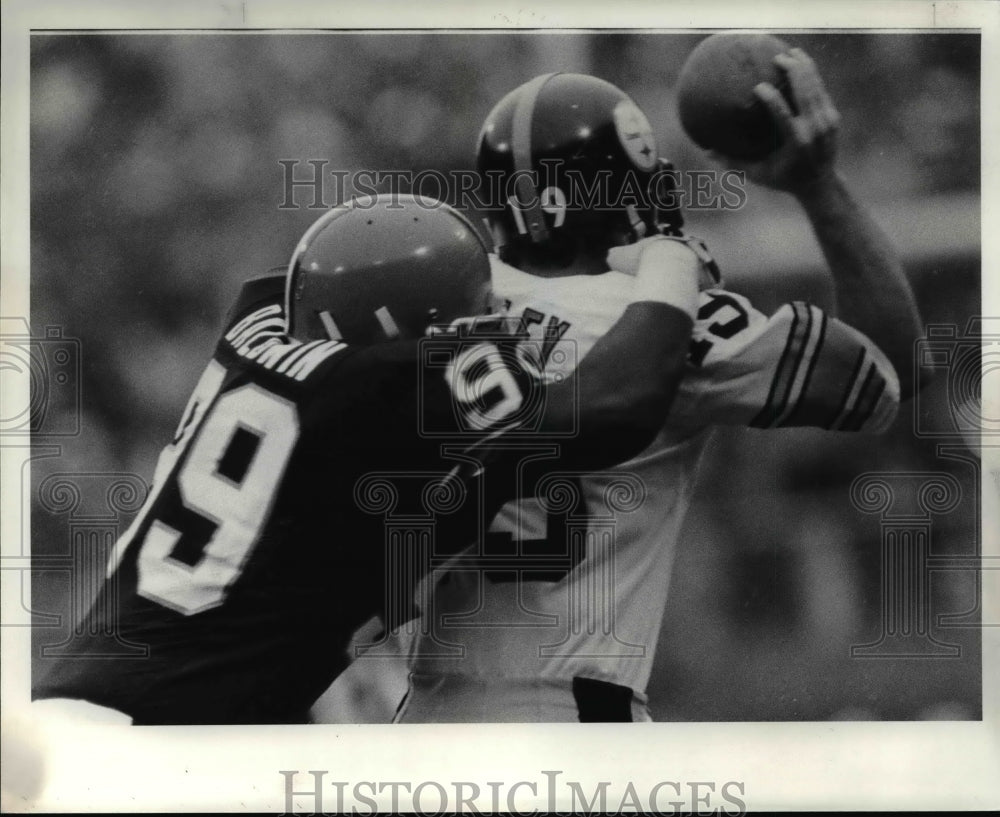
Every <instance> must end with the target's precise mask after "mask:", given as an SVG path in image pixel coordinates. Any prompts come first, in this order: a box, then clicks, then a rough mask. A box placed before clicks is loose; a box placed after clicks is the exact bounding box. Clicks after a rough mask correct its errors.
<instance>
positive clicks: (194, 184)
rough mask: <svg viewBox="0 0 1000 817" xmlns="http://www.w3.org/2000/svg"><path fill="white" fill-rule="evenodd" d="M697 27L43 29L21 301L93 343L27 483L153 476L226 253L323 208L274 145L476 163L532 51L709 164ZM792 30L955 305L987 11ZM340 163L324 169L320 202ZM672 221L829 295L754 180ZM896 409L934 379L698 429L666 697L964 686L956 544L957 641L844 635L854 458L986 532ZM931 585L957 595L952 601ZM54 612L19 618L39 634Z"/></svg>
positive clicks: (887, 217)
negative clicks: (923, 485)
mask: <svg viewBox="0 0 1000 817" xmlns="http://www.w3.org/2000/svg"><path fill="white" fill-rule="evenodd" d="M703 36H705V35H704V34H665V33H662V34H661V33H631V34H590V33H577V34H559V35H552V34H544V33H504V32H495V33H468V34H433V33H425V34H420V35H407V34H401V33H355V34H339V33H308V34H262V33H261V34H244V35H221V34H214V33H206V34H203V35H201V34H184V35H159V34H133V35H126V34H121V35H114V36H77V35H54V36H53V35H46V36H41V35H36V36H34V37H33V38H32V65H31V325H32V329H33V331H34V332H35V334H39V333H40V332H41V331H43V330H44V327H46V326H59V327H62V329H63V334H64V336H66V337H70V338H78V339H79V340H80V344H81V346H80V348H81V352H82V362H83V369H82V381H81V393H82V418H81V420H82V422H81V433H80V434H79V435H78V436H76V437H72V438H62V439H61V440H60V441H59V442H60V443H61V444H62V449H61V454H60V456H59V457H55V458H49V459H45V460H37V461H36V464H35V466H34V469H33V477H34V478H33V483H34V485H33V489H34V490H35V491H36V492H37V488H38V486H39V484H40V483H41V481H42V480H44V479H45V478H46V476H47V475H49V474H52V473H54V472H63V473H67V472H68V473H78V472H89V473H105V472H108V473H111V472H114V473H123V474H137V475H140V476H142V477H143V478H144V479H145V480H146V481H147V482H149V481H151V479H152V472H153V468H154V464H155V460H156V456H157V454H158V452H159V449H160V448H161V447H162V446H163V445H164V444H166V443H167V442H168V441H169V439H170V436H171V433H172V431H173V428H174V427H175V425H176V423H177V420H178V418H179V416H180V413H181V410H182V408H183V405H184V403H185V402H186V400H187V398H188V395H189V393H190V391H191V389H192V387H193V386H194V384H195V382H196V380H197V378H198V376H199V374H200V372H201V370H202V368H203V367H204V365H205V363H206V361H207V359H208V357H209V356H210V354H211V350H212V347H213V345H214V343H215V340H216V338H217V333H218V330H219V328H220V325H221V321H222V318H223V316H224V314H225V311H226V310H227V308H228V306H229V304H230V302H231V300H232V298H233V297H234V295H235V293H236V291H237V288H238V286H239V283H240V282H241V281H242V280H243V279H244V278H246V277H248V276H250V275H253V274H255V273H258V272H262V271H264V270H266V269H268V268H270V267H272V266H274V265H278V264H283V263H286V262H287V260H288V258H289V256H290V255H291V252H292V249H293V246H294V244H295V242H296V240H297V239H298V237H299V236H300V235H301V234H302V232H303V231H304V230H305V228H306V227H307V226H308V225H309V224H310V223H311V222H312V221H313V220H314V219H315V218H316V217H317V215H318V211H317V210H314V209H309V208H308V207H307V205H308V204H310V203H312V194H311V192H310V191H309V190H307V189H301V188H300V189H299V190H297V191H296V199H297V201H298V203H299V204H300V205H301V206H300V207H298V208H286V209H282V208H281V207H280V205H281V204H282V202H283V200H284V197H285V190H284V172H285V171H284V169H283V167H282V166H281V165H280V164H279V162H280V161H282V160H298V161H300V162H301V163H302V165H301V167H299V168H298V169H297V170H296V173H297V175H298V176H299V177H305V176H307V175H308V174H309V172H310V168H309V167H308V166H307V165H306V164H305V163H306V162H308V161H309V160H326V161H327V162H328V165H327V169H339V170H345V171H356V170H361V169H371V170H384V169H400V170H421V169H427V168H434V169H438V170H442V171H444V170H448V169H455V168H472V167H474V146H475V142H476V136H477V133H478V129H479V126H480V124H481V122H482V120H483V119H484V118H485V116H486V114H487V113H488V111H489V110H490V108H491V107H492V105H493V104H494V103H495V102H496V101H497V100H498V99H499V98H500V97H501V96H502V95H503V94H505V93H506V92H507V91H509V90H511V89H512V88H514V87H515V86H517V85H519V84H520V83H522V82H524V81H526V80H527V79H530V78H531V77H532V76H534V75H536V74H539V73H543V72H548V71H555V70H569V71H580V72H585V73H592V74H595V75H597V76H600V77H602V78H604V79H607V80H609V81H611V82H613V83H615V84H617V85H619V86H620V87H622V88H623V89H625V90H626V91H627V92H628V93H630V94H631V95H632V96H633V98H634V99H635V100H636V101H637V102H638V104H639V105H640V107H642V108H643V109H644V110H645V112H646V113H647V115H648V116H649V119H650V121H651V122H652V124H653V127H654V130H655V132H656V134H657V138H658V143H659V149H660V153H661V154H662V155H664V156H666V157H668V158H669V159H671V160H672V161H673V162H674V163H675V164H676V165H677V166H678V167H680V168H681V169H697V168H710V167H713V165H712V163H711V162H710V161H709V159H708V158H707V157H706V156H705V155H704V154H703V153H702V152H701V151H700V150H699V149H698V148H697V147H696V146H695V145H693V144H692V143H691V142H690V141H689V140H688V139H687V138H686V137H685V136H684V134H683V132H682V131H681V130H680V127H679V125H678V123H677V120H676V114H675V105H674V102H675V97H674V84H675V82H676V79H677V76H678V72H679V70H680V67H681V64H682V62H683V60H684V58H685V56H686V55H687V54H688V53H689V52H690V50H691V49H692V48H693V47H694V46H695V44H696V43H697V42H698V41H699V40H700V39H701V37H703ZM783 36H784V37H785V39H787V40H788V41H789V42H790V43H792V44H794V45H798V46H801V47H803V48H804V49H805V50H806V51H807V52H809V53H810V54H811V55H812V56H813V57H814V58H815V60H816V62H817V63H818V65H819V67H820V70H821V72H822V74H823V76H824V77H825V79H826V82H827V85H828V88H829V90H830V92H831V94H832V96H833V98H834V101H835V102H836V104H837V105H838V107H839V109H840V111H841V113H842V115H843V133H842V140H841V160H840V166H841V168H842V171H843V173H844V174H845V176H846V177H847V179H848V181H849V183H850V184H851V185H852V186H853V188H854V190H855V191H856V192H857V194H858V195H859V197H860V198H861V199H863V200H864V201H865V202H867V203H868V204H869V205H870V206H871V208H872V209H873V211H874V213H875V215H876V216H877V218H878V219H879V220H880V222H881V223H882V224H883V225H884V226H885V228H886V229H887V231H888V232H889V234H890V235H891V236H892V239H893V241H894V242H895V243H896V245H897V246H898V247H899V249H900V250H901V252H902V254H903V257H904V260H905V261H906V264H907V271H908V274H909V276H910V278H911V280H912V282H913V285H914V287H915V290H916V292H917V295H918V299H919V301H920V306H921V308H922V311H923V317H924V320H925V321H926V322H928V323H930V322H934V323H950V324H953V325H955V326H957V327H958V331H959V334H961V332H962V330H963V329H964V327H965V325H966V321H967V320H968V318H969V317H971V316H973V315H978V314H979V309H980V305H979V291H980V286H979V284H980V251H979V230H980V222H979V179H980V139H979V133H980V123H979V110H980V102H979V65H980V53H979V39H978V36H976V35H972V34H957V33H951V34H938V33H935V34H808V35H806V34H799V33H789V34H786V35H783ZM336 192H337V191H335V190H334V188H333V187H332V186H330V187H328V188H327V193H326V200H327V201H326V203H327V204H333V203H335V200H336V198H337V197H336V196H335V193H336ZM344 192H346V193H348V194H349V193H350V192H351V191H350V190H349V189H348V190H347V191H340V193H341V196H342V195H343V193H344ZM688 225H689V229H690V231H692V232H694V233H697V234H700V235H702V236H703V237H705V238H706V239H707V240H708V242H709V244H710V246H711V247H712V249H713V251H714V253H715V255H716V257H717V258H718V259H719V262H720V265H721V267H722V269H723V272H724V275H725V277H726V279H727V282H728V284H729V286H730V287H731V288H733V289H736V290H738V291H741V292H743V293H745V294H747V295H748V296H749V297H750V298H751V299H752V300H754V302H755V303H756V304H757V305H758V306H759V307H760V308H762V309H763V310H765V311H769V310H771V309H773V308H774V307H776V306H777V305H778V304H780V303H782V302H784V301H785V300H789V299H791V298H803V297H807V298H810V299H811V300H813V301H814V302H817V303H820V304H821V305H823V304H828V303H829V300H830V287H829V284H828V281H827V280H826V278H825V277H824V274H823V266H822V259H821V256H820V254H819V251H818V248H817V246H816V244H815V241H814V239H813V238H812V236H811V234H810V231H809V228H808V225H807V223H806V222H805V220H804V219H803V218H802V216H801V215H800V214H799V212H798V211H797V210H796V206H795V204H794V202H793V201H792V200H791V199H789V198H787V197H785V196H783V195H782V194H777V193H771V192H769V191H763V190H759V189H756V188H751V189H750V190H749V191H748V198H747V202H746V206H745V207H744V208H742V209H741V210H739V211H728V212H712V211H703V212H692V213H689V215H688ZM60 395H61V392H58V390H53V392H52V394H50V395H49V396H48V399H49V403H50V404H49V406H48V409H49V411H50V415H49V421H50V422H57V421H58V417H59V412H66V411H72V410H73V409H72V406H71V403H68V402H66V403H63V402H60V400H61V399H62V398H61V396H60ZM914 410H919V411H921V412H924V416H923V422H925V423H929V424H930V425H931V426H934V427H941V428H944V429H947V428H949V427H950V424H951V422H952V420H951V414H950V412H949V379H948V378H947V377H944V378H940V379H939V380H938V381H937V382H935V384H934V385H933V386H932V387H931V389H930V390H929V391H927V392H926V393H925V394H924V395H922V396H921V399H920V402H919V403H918V404H917V405H916V407H915V408H911V407H910V406H906V407H904V408H903V410H902V412H901V415H900V419H899V421H898V423H897V424H896V427H895V429H894V430H893V431H892V432H890V433H889V434H888V435H887V436H886V437H883V438H878V439H874V438H871V437H864V436H836V435H826V434H824V433H822V432H814V431H810V430H787V431H782V432H778V433H774V432H767V433H761V432H755V431H752V430H726V431H723V432H720V433H719V434H718V436H717V437H716V439H715V441H714V442H713V443H712V445H711V447H710V449H709V451H708V455H707V457H706V460H705V462H704V464H703V468H702V471H701V474H700V477H699V486H700V488H699V490H698V492H697V500H696V502H695V505H694V507H693V509H692V513H691V514H690V516H689V519H688V522H687V524H686V526H685V532H684V535H683V543H682V546H681V548H680V555H679V558H678V562H677V567H676V570H675V574H674V581H673V587H672V589H671V596H670V601H669V603H668V609H667V613H666V619H665V625H664V628H663V635H662V639H661V643H660V645H659V652H658V658H657V665H656V669H655V671H654V674H653V679H652V682H651V684H650V687H649V696H650V701H651V705H652V708H653V710H654V713H655V715H656V716H657V717H658V718H659V719H662V720H824V719H848V720H868V719H918V718H922V719H935V718H938V719H967V718H978V717H979V716H980V671H981V670H980V651H979V638H978V635H979V633H978V630H977V629H976V622H977V620H978V619H977V612H976V610H977V599H978V597H977V594H976V587H977V584H978V575H977V574H976V573H974V572H973V571H969V570H965V571H946V572H945V571H940V572H935V573H933V574H931V576H930V594H931V595H930V603H931V619H932V620H931V625H932V634H933V636H934V637H935V638H937V639H938V640H939V641H942V642H947V643H949V644H955V645H958V646H959V647H960V648H961V656H960V657H954V658H949V659H940V658H939V659H933V660H931V659H926V658H924V659H901V658H897V659H892V660H879V659H859V658H852V657H851V656H850V647H851V645H855V644H864V643H868V642H873V641H877V640H878V638H879V633H880V632H881V631H882V628H883V626H884V624H883V614H882V610H883V606H884V605H883V591H882V562H881V559H882V556H881V546H880V540H881V526H880V519H879V517H878V515H877V514H865V513H862V512H861V511H860V510H858V509H856V508H855V507H854V506H853V505H852V503H851V500H850V496H849V486H850V484H851V482H852V480H854V478H855V477H856V476H858V475H859V474H862V473H864V472H870V471H889V472H898V471H924V472H942V471H943V472H948V473H950V474H952V475H953V476H954V477H955V478H956V479H957V480H958V484H959V485H960V486H961V501H960V502H959V504H958V506H957V507H956V508H955V509H954V510H953V511H951V512H950V513H948V514H942V515H938V516H934V517H932V518H931V522H932V524H933V528H932V544H931V549H932V551H933V553H934V554H936V555H941V554H971V553H974V552H975V551H976V547H977V536H978V530H977V522H976V518H977V510H978V502H977V498H976V497H977V492H978V487H977V481H976V480H977V470H976V459H975V457H974V456H972V455H971V454H970V453H969V452H968V450H966V449H964V448H963V447H962V446H961V445H958V446H957V447H956V449H955V450H954V451H953V452H952V453H951V455H943V454H942V453H940V452H939V451H938V450H937V449H936V443H935V441H933V440H928V439H922V438H918V437H916V436H915V434H914V431H913V428H914V419H913V418H914V414H913V411H914ZM53 418H55V420H53ZM38 441H39V442H40V443H44V442H45V439H44V438H43V437H39V438H38ZM34 499H35V501H34V504H33V508H34V513H33V517H32V519H33V522H32V532H33V548H34V551H35V553H36V555H40V556H45V555H47V554H49V555H51V554H58V553H63V552H65V551H66V550H67V547H68V545H67V535H68V534H67V520H66V518H65V514H63V515H60V514H58V513H53V512H52V511H51V510H50V509H48V508H43V507H41V506H40V505H39V504H38V502H37V497H34ZM123 521H127V519H125V520H123ZM122 529H124V527H122ZM34 588H35V589H34V602H33V607H34V609H35V611H36V612H37V613H44V612H57V613H58V612H63V613H65V612H67V611H68V610H69V604H70V602H69V601H68V595H67V583H66V579H65V577H64V576H63V577H61V576H60V575H59V574H55V573H53V574H39V575H38V576H37V577H36V581H35V585H34ZM939 613H940V614H945V613H950V614H957V613H969V615H968V616H967V617H966V618H965V619H964V621H965V623H966V626H964V627H949V628H945V627H943V626H939V624H938V623H937V621H936V617H937V615H938V614H939ZM71 619H72V616H67V617H64V619H63V624H62V627H63V629H62V631H60V628H59V627H58V626H53V627H48V628H40V629H39V630H38V632H37V635H38V636H39V638H40V639H43V640H45V641H46V642H51V641H52V640H59V639H60V638H61V637H63V636H64V635H65V628H66V627H67V626H68V622H70V621H71ZM49 623H50V624H51V623H52V622H51V621H50V622H49Z"/></svg>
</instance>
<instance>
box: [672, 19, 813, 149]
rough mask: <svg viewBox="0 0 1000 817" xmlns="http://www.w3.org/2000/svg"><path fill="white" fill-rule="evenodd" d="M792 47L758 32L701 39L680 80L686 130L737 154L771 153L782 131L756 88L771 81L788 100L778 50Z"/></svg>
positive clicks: (697, 140)
mask: <svg viewBox="0 0 1000 817" xmlns="http://www.w3.org/2000/svg"><path fill="white" fill-rule="evenodd" d="M788 50H789V45H788V44H787V43H785V42H783V41H782V40H780V39H778V38H777V37H775V36H773V35H771V34H763V33H756V32H743V31H732V32H720V33H718V34H713V35H712V36H711V37H708V38H707V39H704V40H702V41H701V42H700V43H699V44H698V45H697V47H696V48H695V49H694V51H692V52H691V54H690V55H689V56H688V58H687V60H686V61H685V62H684V65H683V67H682V68H681V73H680V77H679V78H678V82H677V107H678V113H679V115H680V121H681V125H682V126H683V128H684V130H685V132H686V133H687V135H688V136H690V137H691V139H692V140H693V141H694V142H695V143H696V144H698V145H700V146H701V147H703V148H706V149H709V150H715V151H717V152H719V153H722V154H724V155H726V156H730V157H733V158H736V159H750V160H753V159H760V158H763V157H764V156H767V155H768V154H769V153H771V152H773V151H774V150H775V149H776V148H777V147H778V146H779V145H780V144H781V134H780V133H779V131H778V130H777V128H776V127H775V125H774V122H773V121H772V118H771V115H770V114H769V112H768V110H767V108H766V107H765V106H764V105H763V103H761V102H760V101H759V100H758V99H757V97H756V96H755V95H754V93H753V89H754V86H755V85H757V84H758V83H760V82H770V83H771V84H772V85H774V86H775V87H776V88H777V89H778V90H779V91H781V92H782V94H784V96H785V98H786V99H789V100H790V93H789V88H788V81H787V79H786V77H785V74H784V72H783V71H782V70H781V69H780V68H779V67H778V66H776V65H775V64H774V57H775V55H777V54H780V53H783V52H787V51H788ZM793 110H794V107H793Z"/></svg>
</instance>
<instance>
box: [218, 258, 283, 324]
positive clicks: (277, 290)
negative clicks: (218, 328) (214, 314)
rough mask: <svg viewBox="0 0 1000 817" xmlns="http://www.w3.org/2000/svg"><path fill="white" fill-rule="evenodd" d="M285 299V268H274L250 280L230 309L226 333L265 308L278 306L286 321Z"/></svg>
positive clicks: (246, 282) (242, 287)
mask: <svg viewBox="0 0 1000 817" xmlns="http://www.w3.org/2000/svg"><path fill="white" fill-rule="evenodd" d="M284 298H285V268H284V267H272V268H271V269H269V270H268V271H267V272H264V273H261V274H259V275H255V276H253V277H252V278H248V279H247V280H245V281H244V282H243V283H242V284H241V285H240V290H239V293H238V294H237V296H236V300H235V301H234V302H233V305H232V307H230V309H229V314H228V315H227V316H226V320H225V323H224V326H225V330H224V331H226V332H228V331H229V330H230V329H232V328H233V326H234V325H235V324H237V323H238V322H239V321H242V320H243V319H245V318H246V317H248V316H249V315H251V314H252V313H254V312H257V311H259V310H260V309H262V308H265V307H273V306H275V305H276V306H278V307H279V309H280V310H281V316H282V319H284ZM272 312H273V310H272Z"/></svg>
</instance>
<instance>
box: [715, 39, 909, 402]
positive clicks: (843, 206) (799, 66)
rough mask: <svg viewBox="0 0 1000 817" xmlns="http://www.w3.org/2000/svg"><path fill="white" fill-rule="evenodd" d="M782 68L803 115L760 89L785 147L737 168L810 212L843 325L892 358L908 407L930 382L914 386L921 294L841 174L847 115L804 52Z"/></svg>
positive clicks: (771, 90) (781, 61)
mask: <svg viewBox="0 0 1000 817" xmlns="http://www.w3.org/2000/svg"><path fill="white" fill-rule="evenodd" d="M775 63H776V64H777V65H778V66H779V67H780V68H781V69H782V70H783V71H784V72H785V73H786V74H787V76H788V80H789V85H790V86H791V89H792V95H793V98H794V100H795V105H796V107H797V108H798V113H793V112H792V110H791V108H790V106H789V104H788V102H787V100H786V99H785V98H784V97H783V96H782V94H781V93H780V92H779V91H778V90H777V89H776V88H775V87H774V86H773V85H770V84H768V83H761V84H760V85H758V86H757V88H756V89H755V93H756V95H757V97H758V98H759V99H760V100H761V102H762V103H763V104H764V105H766V106H767V108H768V110H769V111H770V113H771V115H772V117H773V118H774V120H775V124H776V127H777V128H778V129H779V131H780V132H781V134H782V136H783V137H784V138H783V141H782V144H781V147H780V148H778V150H776V151H775V152H774V153H773V154H771V155H769V156H768V157H767V158H766V159H764V160H762V161H759V162H754V163H736V162H732V161H730V164H731V165H732V166H734V167H737V168H738V169H742V170H744V171H745V172H746V173H747V176H748V178H750V179H751V180H752V181H756V182H758V183H760V184H764V185H766V186H768V187H773V188H775V189H778V190H785V191H786V192H789V193H791V194H792V195H793V196H795V198H796V199H797V200H798V201H799V203H800V204H801V205H802V207H803V209H804V210H805V213H806V215H807V216H808V218H809V221H810V223H811V225H812V228H813V231H814V232H815V234H816V238H817V240H818V241H819V245H820V247H821V248H822V250H823V255H824V257H825V258H826V262H827V264H828V266H829V268H830V273H831V275H832V276H833V284H834V293H835V297H836V313H837V317H839V318H840V319H841V320H843V321H844V322H845V323H847V324H850V325H851V326H853V327H854V328H855V329H857V330H858V331H860V332H862V333H863V334H864V335H866V336H867V337H868V338H870V339H871V340H872V341H873V342H874V343H875V344H876V345H877V346H878V347H879V348H880V349H881V350H882V351H883V352H884V353H885V355H886V357H887V358H888V359H889V361H890V362H891V363H892V365H893V367H894V368H895V369H896V373H897V375H898V377H899V382H900V396H901V398H902V399H904V400H905V399H907V398H908V397H912V396H913V394H914V393H915V391H916V390H918V389H919V388H920V387H921V386H922V385H923V384H924V383H925V382H926V379H925V378H920V382H919V383H917V382H915V380H914V366H913V348H914V344H915V342H916V341H917V340H918V339H919V337H920V331H921V323H920V314H919V312H918V310H917V304H916V299H915V298H914V296H913V291H912V289H911V288H910V284H909V281H908V280H907V279H906V276H905V274H904V273H903V267H902V264H901V262H900V260H899V256H898V254H897V253H896V251H895V250H894V249H893V247H892V245H891V243H890V241H889V239H888V238H887V237H886V235H885V233H883V232H882V230H881V229H880V228H879V226H878V225H877V224H876V223H875V220H874V219H873V218H872V216H871V215H870V214H869V213H868V211H867V210H866V209H865V208H864V207H863V206H862V205H861V204H859V203H858V202H857V201H856V200H855V199H854V197H853V196H852V195H851V193H850V192H849V191H848V189H847V187H846V185H845V184H844V181H843V179H842V178H841V176H840V174H839V173H838V172H837V170H836V168H835V158H836V147H837V144H836V143H837V131H838V129H839V125H840V115H839V114H838V113H837V110H836V108H835V107H834V105H833V102H832V101H831V99H830V96H829V94H828V93H827V92H826V89H825V88H824V87H823V81H822V79H821V78H820V76H819V72H818V71H817V69H816V66H815V64H814V63H813V61H812V60H811V59H810V58H809V56H808V55H806V54H805V52H803V51H802V50H801V49H798V48H793V49H791V51H790V52H789V53H788V54H779V55H778V56H777V57H775Z"/></svg>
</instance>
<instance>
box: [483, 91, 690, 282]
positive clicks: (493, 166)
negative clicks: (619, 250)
mask: <svg viewBox="0 0 1000 817" xmlns="http://www.w3.org/2000/svg"><path fill="white" fill-rule="evenodd" d="M477 163H478V170H479V173H480V179H481V183H482V185H483V187H484V188H485V189H486V190H487V191H488V192H487V197H488V199H489V200H490V206H491V209H490V212H489V222H490V227H491V229H492V231H493V238H494V242H495V243H496V244H497V246H498V249H499V252H500V256H501V258H503V259H504V260H505V261H510V262H511V263H514V264H516V263H517V262H518V261H519V260H521V259H524V258H525V257H528V258H533V259H535V260H537V261H541V262H543V263H555V264H559V263H569V262H570V261H572V259H573V258H574V257H575V255H576V253H577V252H579V251H580V250H581V249H584V248H586V247H588V246H590V247H592V248H593V249H594V250H596V251H599V250H601V249H602V248H603V249H605V250H606V249H607V248H608V247H610V246H615V245H618V244H626V243H630V242H633V241H636V240H638V239H640V238H643V237H646V236H651V235H654V234H655V233H661V234H666V235H679V234H680V231H681V227H682V226H683V218H682V216H681V211H680V206H679V202H680V200H679V197H678V196H677V195H676V192H675V190H674V185H673V178H674V177H673V175H672V171H673V167H672V166H671V165H670V164H669V163H668V162H666V161H665V160H663V159H661V158H660V157H659V156H658V154H657V150H656V142H655V139H654V136H653V131H652V128H651V127H650V125H649V120H647V119H646V116H645V114H644V113H643V112H642V111H641V110H640V109H639V107H638V106H637V105H636V104H635V102H633V101H632V99H631V98H630V97H629V96H628V94H626V93H625V92H624V91H622V90H620V89H619V88H616V87H615V86H614V85H612V84H611V83H610V82H605V81H604V80H601V79H597V78H596V77H591V76H587V75H584V74H562V73H556V74H544V75H542V76H539V77H535V78H534V79H533V80H531V81H529V82H526V83H525V84H524V85H521V86H520V87H519V88H515V89H514V90H513V91H511V92H510V93H509V94H507V95H506V96H505V97H504V98H503V99H501V100H500V102H499V103H497V105H496V106H495V107H494V108H493V110H492V111H491V112H490V114H489V116H488V117H487V118H486V121H485V123H484V124H483V128H482V131H481V132H480V135H479V144H478V151H477Z"/></svg>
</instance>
